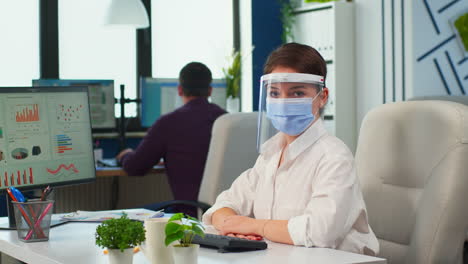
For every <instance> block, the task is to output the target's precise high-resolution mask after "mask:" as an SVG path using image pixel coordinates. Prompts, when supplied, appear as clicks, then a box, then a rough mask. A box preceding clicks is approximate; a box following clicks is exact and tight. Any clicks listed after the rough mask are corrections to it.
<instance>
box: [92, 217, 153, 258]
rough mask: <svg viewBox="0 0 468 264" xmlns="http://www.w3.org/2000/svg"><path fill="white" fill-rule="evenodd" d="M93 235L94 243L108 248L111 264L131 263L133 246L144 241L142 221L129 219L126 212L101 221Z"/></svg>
mask: <svg viewBox="0 0 468 264" xmlns="http://www.w3.org/2000/svg"><path fill="white" fill-rule="evenodd" d="M95 235H96V245H98V246H100V247H103V248H107V249H108V252H109V253H108V254H109V263H111V264H131V263H132V262H133V247H135V246H137V245H140V244H141V243H142V242H143V241H145V229H144V227H143V223H141V222H138V221H133V220H131V219H129V218H128V217H127V214H126V213H123V215H122V216H121V217H120V218H116V219H109V220H106V221H104V222H102V224H100V225H98V226H97V228H96V234H95Z"/></svg>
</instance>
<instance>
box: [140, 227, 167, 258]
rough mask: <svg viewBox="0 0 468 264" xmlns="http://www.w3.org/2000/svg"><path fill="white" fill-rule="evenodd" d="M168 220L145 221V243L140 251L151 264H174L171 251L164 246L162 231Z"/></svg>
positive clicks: (164, 235)
mask: <svg viewBox="0 0 468 264" xmlns="http://www.w3.org/2000/svg"><path fill="white" fill-rule="evenodd" d="M168 220H169V218H149V219H146V220H145V224H144V225H145V230H146V241H145V243H143V244H142V246H141V249H142V251H143V254H145V257H146V258H147V259H148V260H149V261H150V262H151V264H172V263H174V260H173V257H172V251H171V249H170V248H169V247H166V245H165V244H164V239H165V238H166V234H165V232H164V229H165V228H166V224H167V221H168Z"/></svg>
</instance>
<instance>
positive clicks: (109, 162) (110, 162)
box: [97, 159, 120, 167]
mask: <svg viewBox="0 0 468 264" xmlns="http://www.w3.org/2000/svg"><path fill="white" fill-rule="evenodd" d="M97 164H98V165H99V166H101V167H119V166H120V164H119V162H118V161H117V160H116V159H101V160H97Z"/></svg>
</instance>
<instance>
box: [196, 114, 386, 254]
mask: <svg viewBox="0 0 468 264" xmlns="http://www.w3.org/2000/svg"><path fill="white" fill-rule="evenodd" d="M285 145H286V142H285V141H284V137H283V135H282V134H281V133H279V134H277V135H275V136H274V137H272V138H271V139H270V140H268V141H267V142H266V143H265V145H264V152H263V153H262V154H261V155H260V156H259V157H258V159H257V161H256V163H255V165H254V167H253V168H251V169H248V170H247V171H245V172H244V173H242V174H241V175H240V176H239V177H238V178H237V179H236V180H235V181H234V182H233V184H232V186H231V188H230V189H228V190H226V191H224V192H222V193H221V194H220V195H219V196H218V198H217V199H216V202H215V204H214V205H213V207H211V208H210V209H209V210H208V211H207V212H206V213H205V214H204V215H203V222H204V223H205V224H211V215H212V214H213V213H214V212H215V211H216V210H218V209H220V208H223V207H229V208H231V209H233V210H234V211H235V212H236V213H237V214H238V215H244V216H249V217H253V218H256V219H273V220H289V221H288V231H289V235H290V236H291V239H292V240H293V242H294V244H295V245H303V246H306V247H313V246H316V247H329V248H337V249H340V250H346V251H351V252H355V253H361V254H363V253H366V254H371V255H372V254H373V255H375V254H377V253H378V251H379V243H378V241H377V238H376V237H375V235H374V233H373V232H372V229H371V228H370V226H369V224H368V220H367V211H366V206H365V204H364V200H363V198H362V193H361V189H360V187H359V182H358V179H357V177H356V169H355V164H354V159H353V155H352V154H351V152H350V151H349V149H348V148H347V147H346V145H345V144H344V143H343V142H342V141H341V140H339V139H338V138H336V137H334V136H331V135H330V134H328V133H327V131H326V130H325V128H324V126H323V123H322V121H321V120H320V119H318V120H317V121H316V122H315V123H314V124H313V125H312V126H310V127H309V128H308V129H307V130H306V131H305V132H304V133H303V134H302V135H300V136H299V137H298V138H296V139H295V140H294V141H293V142H292V143H291V144H290V145H289V146H286V147H285ZM283 148H284V157H283V163H282V164H281V166H280V167H279V168H278V164H279V160H280V157H281V151H282V149H283ZM369 250H370V251H369Z"/></svg>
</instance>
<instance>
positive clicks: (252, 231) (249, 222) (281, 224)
mask: <svg viewBox="0 0 468 264" xmlns="http://www.w3.org/2000/svg"><path fill="white" fill-rule="evenodd" d="M223 209H224V208H223ZM226 209H229V208H226ZM223 213H226V215H224V218H222V219H221V217H220V218H219V220H222V222H219V223H218V224H219V226H218V227H216V229H218V230H220V231H221V234H223V235H228V234H235V235H236V236H241V237H242V236H251V235H255V236H261V237H264V238H266V239H268V240H271V241H273V242H278V243H283V244H290V245H292V244H294V243H293V241H292V239H291V236H290V235H289V231H288V220H264V219H254V218H250V217H246V216H240V215H227V214H228V213H229V211H228V210H226V211H225V212H223ZM234 214H235V213H234Z"/></svg>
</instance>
